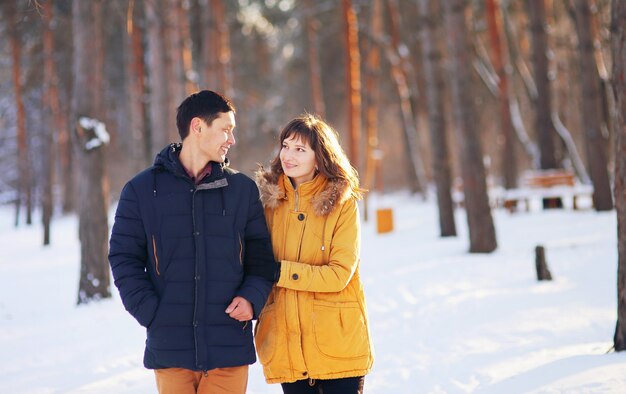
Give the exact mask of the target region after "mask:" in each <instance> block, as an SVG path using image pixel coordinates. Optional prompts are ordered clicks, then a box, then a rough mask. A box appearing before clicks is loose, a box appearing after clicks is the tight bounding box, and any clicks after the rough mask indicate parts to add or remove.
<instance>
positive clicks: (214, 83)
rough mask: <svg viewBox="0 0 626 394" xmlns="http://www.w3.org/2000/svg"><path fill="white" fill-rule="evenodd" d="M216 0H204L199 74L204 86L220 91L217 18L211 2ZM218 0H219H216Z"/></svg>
mask: <svg viewBox="0 0 626 394" xmlns="http://www.w3.org/2000/svg"><path fill="white" fill-rule="evenodd" d="M214 1H216V0H206V3H205V4H203V8H202V9H203V12H202V31H203V32H204V34H203V35H202V68H201V76H202V81H203V84H204V88H206V89H210V90H215V91H221V90H222V87H221V86H219V83H220V82H219V71H218V69H219V61H218V44H219V40H218V32H217V23H218V22H217V19H216V16H215V10H214V9H213V8H214V7H213V5H212V3H213V2H214ZM217 1H220V0H217Z"/></svg>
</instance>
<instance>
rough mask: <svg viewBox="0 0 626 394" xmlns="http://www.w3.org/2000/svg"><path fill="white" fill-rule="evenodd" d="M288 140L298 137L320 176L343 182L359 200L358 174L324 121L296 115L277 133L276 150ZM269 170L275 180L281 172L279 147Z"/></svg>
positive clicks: (334, 134) (310, 116) (313, 117)
mask: <svg viewBox="0 0 626 394" xmlns="http://www.w3.org/2000/svg"><path fill="white" fill-rule="evenodd" d="M290 137H295V138H300V139H302V141H304V142H307V143H308V144H309V145H310V146H311V149H313V151H314V152H315V160H316V162H317V169H318V171H319V172H320V173H321V174H322V175H324V176H325V177H326V178H328V179H329V180H343V181H345V182H347V183H348V185H349V187H350V190H351V193H352V196H353V197H354V198H356V199H357V200H359V199H361V198H362V197H363V192H364V190H363V189H361V188H360V186H359V174H358V172H357V171H356V169H355V168H354V167H353V166H352V164H350V160H348V156H346V153H345V152H344V150H343V148H342V147H341V145H339V138H338V136H337V133H336V132H335V130H333V129H332V127H330V126H329V125H328V124H327V123H326V122H324V121H323V120H322V119H320V118H318V117H317V116H315V115H311V114H304V115H300V116H298V117H296V118H294V119H293V120H291V121H290V122H289V123H287V125H286V126H285V127H284V128H283V129H282V131H281V132H280V136H279V138H278V140H279V141H280V145H279V147H282V144H283V141H284V140H285V139H288V138H290ZM270 170H271V172H272V174H273V175H274V177H276V178H278V176H279V175H280V174H282V173H283V168H282V166H281V164H280V148H279V150H278V153H277V154H276V157H274V159H273V160H272V161H271V163H270ZM274 180H275V179H274Z"/></svg>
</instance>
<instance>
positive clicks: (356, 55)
mask: <svg viewBox="0 0 626 394" xmlns="http://www.w3.org/2000/svg"><path fill="white" fill-rule="evenodd" d="M342 10H343V20H344V28H345V30H344V33H345V34H344V36H345V45H346V47H345V50H346V82H347V86H346V99H347V104H348V134H349V136H350V142H349V144H348V157H349V158H350V161H351V162H352V165H353V166H354V168H356V169H357V170H358V169H359V159H360V157H359V155H360V152H359V146H360V144H361V70H360V68H359V67H360V64H361V54H360V52H359V25H358V22H357V17H356V12H355V11H354V8H353V7H352V0H342Z"/></svg>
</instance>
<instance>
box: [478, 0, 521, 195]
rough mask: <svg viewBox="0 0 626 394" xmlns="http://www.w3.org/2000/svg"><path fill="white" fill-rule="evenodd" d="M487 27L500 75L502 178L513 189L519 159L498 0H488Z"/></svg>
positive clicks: (492, 59) (515, 184) (497, 71)
mask: <svg viewBox="0 0 626 394" xmlns="http://www.w3.org/2000/svg"><path fill="white" fill-rule="evenodd" d="M486 7H487V26H488V29H489V39H490V41H491V49H492V51H491V54H492V56H491V61H492V63H493V67H494V68H495V71H496V74H497V75H498V91H499V94H498V100H499V104H500V129H501V130H500V136H501V137H502V142H501V144H498V145H502V146H503V149H502V159H501V160H502V161H501V165H502V178H503V179H504V187H505V188H506V189H513V188H515V187H517V158H516V153H515V139H514V138H513V122H512V121H511V111H510V109H509V108H510V106H511V105H510V103H509V92H508V89H509V87H508V76H507V74H506V71H505V64H506V63H508V62H505V56H504V53H506V51H505V50H504V43H503V42H502V40H501V39H500V36H501V34H500V31H501V26H500V24H499V21H500V20H501V19H500V13H499V12H498V7H497V5H496V0H487V4H486Z"/></svg>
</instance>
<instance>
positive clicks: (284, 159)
mask: <svg viewBox="0 0 626 394" xmlns="http://www.w3.org/2000/svg"><path fill="white" fill-rule="evenodd" d="M280 164H281V166H282V168H283V172H284V173H285V175H287V176H288V177H289V178H291V181H292V182H293V184H294V186H295V187H296V188H297V187H298V185H300V184H302V183H304V182H308V181H310V180H311V179H313V177H315V167H316V165H317V163H316V162H315V152H314V151H313V149H311V146H310V145H309V143H307V142H305V141H304V140H302V139H301V138H300V137H298V136H296V135H292V136H291V137H289V138H285V139H284V140H283V145H282V148H281V149H280Z"/></svg>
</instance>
